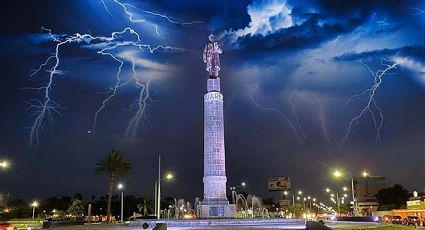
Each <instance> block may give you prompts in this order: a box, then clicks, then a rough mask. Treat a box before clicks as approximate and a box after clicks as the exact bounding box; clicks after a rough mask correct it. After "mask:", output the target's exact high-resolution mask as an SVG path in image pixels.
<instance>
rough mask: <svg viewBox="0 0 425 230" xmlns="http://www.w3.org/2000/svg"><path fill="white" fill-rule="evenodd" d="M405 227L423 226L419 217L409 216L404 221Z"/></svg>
mask: <svg viewBox="0 0 425 230" xmlns="http://www.w3.org/2000/svg"><path fill="white" fill-rule="evenodd" d="M404 224H405V225H413V226H419V225H421V219H419V217H417V216H408V217H406V219H404Z"/></svg>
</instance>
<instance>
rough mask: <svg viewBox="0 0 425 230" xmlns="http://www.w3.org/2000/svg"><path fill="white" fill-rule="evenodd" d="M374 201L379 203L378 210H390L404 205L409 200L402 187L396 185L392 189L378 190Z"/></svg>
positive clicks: (407, 193) (406, 192) (405, 190)
mask: <svg viewBox="0 0 425 230" xmlns="http://www.w3.org/2000/svg"><path fill="white" fill-rule="evenodd" d="M376 199H377V200H378V202H379V205H380V207H379V209H380V210H382V211H386V210H392V209H396V208H400V207H402V206H404V205H406V201H407V200H408V199H409V191H408V190H407V189H405V188H404V187H403V186H402V185H400V184H396V185H394V186H393V187H389V188H384V189H381V190H379V191H378V193H377V194H376Z"/></svg>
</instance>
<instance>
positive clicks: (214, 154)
mask: <svg viewBox="0 0 425 230" xmlns="http://www.w3.org/2000/svg"><path fill="white" fill-rule="evenodd" d="M208 39H209V42H207V43H206V44H205V49H204V55H203V59H204V63H206V66H207V67H206V70H207V71H208V76H209V77H208V79H207V93H206V94H205V95H204V178H203V182H204V199H203V201H201V202H200V203H199V205H198V206H197V212H198V216H199V217H201V218H223V217H227V218H229V217H235V205H233V204H229V201H228V200H227V197H226V182H227V177H226V164H225V148H224V118H223V94H221V93H220V78H219V77H218V72H219V71H220V57H219V55H220V54H221V53H222V50H221V48H220V46H219V44H218V42H217V41H214V36H213V35H210V36H209V37H208Z"/></svg>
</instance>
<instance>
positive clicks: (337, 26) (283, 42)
mask: <svg viewBox="0 0 425 230" xmlns="http://www.w3.org/2000/svg"><path fill="white" fill-rule="evenodd" d="M321 18H322V16H321V15H317V14H314V15H310V18H309V19H307V20H306V21H305V22H303V23H302V24H301V25H295V26H292V27H290V28H287V29H280V30H278V31H277V32H275V33H273V34H270V35H266V36H263V35H261V34H257V35H254V36H251V35H246V36H244V37H240V38H238V40H237V43H238V44H239V46H238V47H239V48H241V49H248V50H249V49H255V50H285V49H291V50H299V49H303V48H315V47H318V46H320V45H321V44H322V43H323V42H325V41H328V40H330V39H333V38H335V37H336V36H338V35H340V34H343V33H347V32H350V31H352V30H353V29H355V28H356V27H357V26H359V25H360V24H361V23H362V22H363V20H362V19H361V18H353V19H350V20H347V21H346V22H344V23H323V24H322V25H319V22H320V20H321Z"/></svg>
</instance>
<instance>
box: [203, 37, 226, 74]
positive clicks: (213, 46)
mask: <svg viewBox="0 0 425 230" xmlns="http://www.w3.org/2000/svg"><path fill="white" fill-rule="evenodd" d="M214 39H215V37H214V35H212V34H210V35H209V36H208V40H209V42H207V43H206V44H205V48H204V55H203V59H204V63H206V64H207V67H206V68H205V69H206V70H207V71H208V75H209V77H210V78H217V77H218V71H220V56H219V55H220V54H221V53H222V52H223V51H222V50H221V48H220V45H219V44H218V42H217V41H215V40H214Z"/></svg>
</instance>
